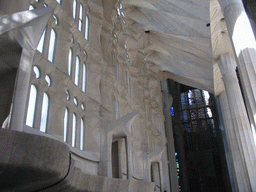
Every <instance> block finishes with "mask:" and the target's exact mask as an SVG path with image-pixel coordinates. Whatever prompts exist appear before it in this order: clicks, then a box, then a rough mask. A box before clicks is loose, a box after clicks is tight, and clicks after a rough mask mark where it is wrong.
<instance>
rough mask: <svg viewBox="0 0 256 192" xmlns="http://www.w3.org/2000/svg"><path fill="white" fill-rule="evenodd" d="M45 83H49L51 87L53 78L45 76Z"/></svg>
mask: <svg viewBox="0 0 256 192" xmlns="http://www.w3.org/2000/svg"><path fill="white" fill-rule="evenodd" d="M45 81H46V82H47V84H48V86H51V78H50V77H49V75H45Z"/></svg>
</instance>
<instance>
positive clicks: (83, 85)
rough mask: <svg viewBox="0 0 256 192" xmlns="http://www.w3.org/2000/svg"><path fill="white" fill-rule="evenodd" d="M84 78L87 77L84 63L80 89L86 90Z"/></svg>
mask: <svg viewBox="0 0 256 192" xmlns="http://www.w3.org/2000/svg"><path fill="white" fill-rule="evenodd" d="M86 78H87V68H86V65H85V64H83V80H82V83H83V84H82V91H83V92H86Z"/></svg>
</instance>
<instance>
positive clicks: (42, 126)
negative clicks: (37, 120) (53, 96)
mask: <svg viewBox="0 0 256 192" xmlns="http://www.w3.org/2000/svg"><path fill="white" fill-rule="evenodd" d="M48 111H49V96H48V94H47V93H44V96H43V104H42V113H41V124H40V131H42V132H46V127H47V118H48Z"/></svg>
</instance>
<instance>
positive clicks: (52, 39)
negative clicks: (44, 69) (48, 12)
mask: <svg viewBox="0 0 256 192" xmlns="http://www.w3.org/2000/svg"><path fill="white" fill-rule="evenodd" d="M55 45H56V32H55V31H54V29H51V34H50V43H49V52H48V60H49V61H51V62H52V63H53V59H54V52H55Z"/></svg>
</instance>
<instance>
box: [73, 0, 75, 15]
mask: <svg viewBox="0 0 256 192" xmlns="http://www.w3.org/2000/svg"><path fill="white" fill-rule="evenodd" d="M73 18H74V19H76V0H73Z"/></svg>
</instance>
